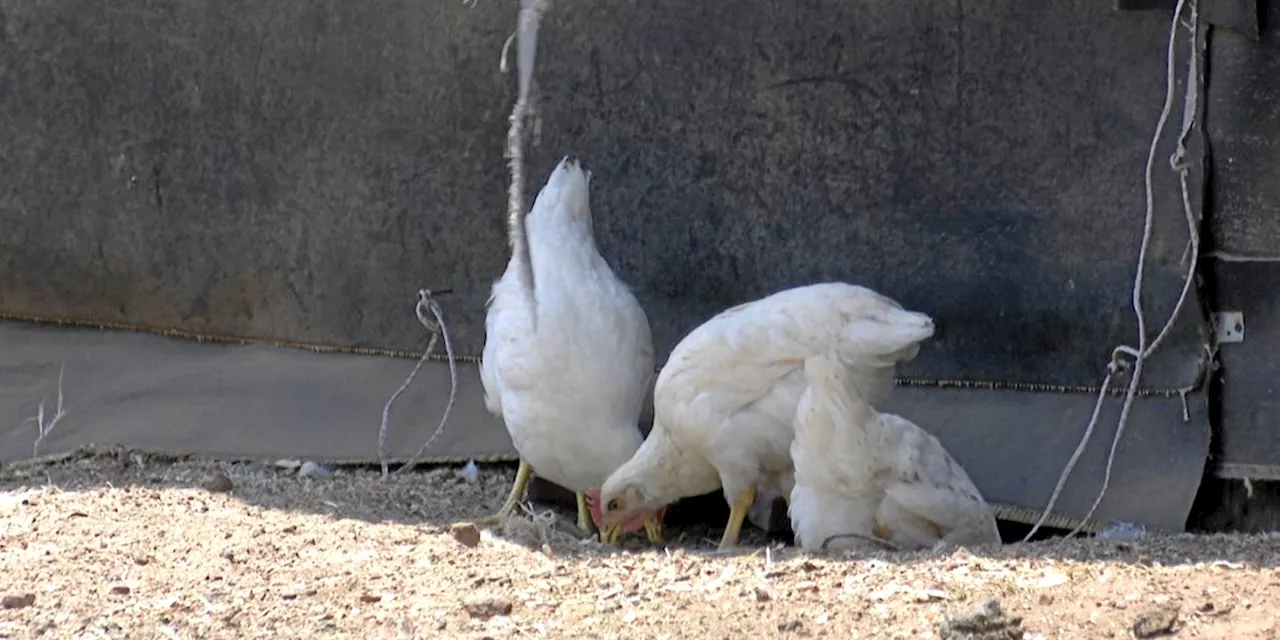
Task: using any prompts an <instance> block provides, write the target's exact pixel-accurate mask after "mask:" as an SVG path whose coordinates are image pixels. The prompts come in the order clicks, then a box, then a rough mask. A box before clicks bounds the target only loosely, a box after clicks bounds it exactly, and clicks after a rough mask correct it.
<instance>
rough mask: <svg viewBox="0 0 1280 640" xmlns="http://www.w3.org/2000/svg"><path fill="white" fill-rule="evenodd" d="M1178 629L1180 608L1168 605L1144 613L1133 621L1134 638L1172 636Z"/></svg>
mask: <svg viewBox="0 0 1280 640" xmlns="http://www.w3.org/2000/svg"><path fill="white" fill-rule="evenodd" d="M1177 628H1178V607H1177V606H1170V605H1166V606H1164V607H1160V608H1157V609H1152V610H1150V611H1147V612H1146V613H1143V614H1142V615H1140V616H1138V617H1137V618H1135V619H1134V620H1133V637H1135V638H1155V637H1159V636H1166V635H1171V634H1173V633H1174V632H1176V631H1177Z"/></svg>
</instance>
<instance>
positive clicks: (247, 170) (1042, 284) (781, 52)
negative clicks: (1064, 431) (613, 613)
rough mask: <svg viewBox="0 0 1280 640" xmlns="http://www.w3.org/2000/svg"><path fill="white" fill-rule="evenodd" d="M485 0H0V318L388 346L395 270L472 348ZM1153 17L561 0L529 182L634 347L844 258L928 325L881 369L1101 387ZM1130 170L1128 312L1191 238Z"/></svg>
mask: <svg viewBox="0 0 1280 640" xmlns="http://www.w3.org/2000/svg"><path fill="white" fill-rule="evenodd" d="M514 21H515V3H513V2H497V1H494V0H481V1H480V2H479V3H478V4H477V6H476V7H475V8H470V7H468V6H467V5H466V4H464V3H462V2H405V1H403V0H370V1H369V2H362V3H342V2H299V1H296V0H283V1H281V2H270V3H259V2H246V1H244V0H228V1H225V2H197V1H194V0H186V1H183V2H157V1H154V0H122V1H120V2H112V3H102V2H91V1H89V0H44V1H41V2H36V1H35V0H0V26H2V27H3V30H2V31H0V36H2V37H0V60H2V61H3V62H0V139H3V141H4V144H3V145H0V229H2V232H0V312H4V313H6V314H18V315H21V314H32V315H42V316H63V317H73V318H94V319H103V320H113V321H123V322H134V323H143V324H150V325H161V326H175V327H181V328H185V329H189V330H194V331H207V332H217V333H225V334H235V335H256V336H272V337H281V338H288V339H293V340H302V341H317V342H326V343H335V344H344V345H372V346H380V347H390V348H401V349H414V348H420V345H421V344H422V337H421V335H420V334H421V329H420V327H418V325H417V322H416V320H414V319H413V317H412V314H411V308H412V304H413V302H414V299H415V291H416V290H417V289H418V288H419V287H420V286H430V287H444V286H450V287H453V288H454V289H455V290H456V291H458V294H457V295H456V296H455V297H454V298H452V299H450V300H449V302H448V305H449V307H448V310H449V312H450V316H451V320H452V323H453V327H454V331H455V334H456V337H457V338H458V344H459V345H460V348H461V350H462V351H464V352H468V353H472V354H478V352H479V349H480V345H481V342H482V339H483V303H484V300H485V298H486V296H487V293H488V287H489V284H490V282H491V280H492V279H493V278H494V277H496V276H497V275H498V274H499V273H500V272H501V270H502V267H503V264H504V262H505V260H506V246H505V240H504V237H503V233H504V231H503V230H504V221H503V217H504V212H505V185H506V171H505V166H504V160H503V158H502V148H503V145H504V136H505V127H506V116H507V113H508V110H509V108H510V104H511V100H512V97H513V96H512V93H513V91H512V88H513V86H514V82H513V78H511V77H509V76H503V75H501V74H499V72H498V56H499V52H500V50H501V48H502V44H503V41H504V39H505V38H506V37H507V35H508V34H509V33H510V31H511V29H512V27H513V25H514ZM1166 21H1167V17H1166V15H1165V14H1163V13H1161V12H1138V13H1133V12H1117V11H1114V10H1113V9H1112V8H1111V7H1110V5H1109V3H1105V2H1092V1H1086V0H1073V1H1065V2H1054V3H1027V2H1018V1H1015V0H991V1H986V2H961V1H957V2H953V3H881V2H860V1H855V2H851V1H844V0H842V1H834V0H800V1H797V2H779V1H776V0H744V1H742V2H733V3H716V2H684V1H675V0H657V1H652V2H638V1H621V0H609V1H608V2H606V1H603V0H562V1H561V2H558V3H557V4H556V6H555V7H554V10H553V13H552V14H551V15H549V16H548V18H547V20H546V23H545V26H544V29H543V32H542V37H541V42H542V47H541V51H540V59H539V69H538V81H539V84H540V88H541V90H542V99H541V103H540V104H541V108H542V115H543V125H542V137H541V141H540V145H539V146H538V147H537V149H536V150H535V151H534V156H535V158H534V162H533V163H532V166H531V176H532V179H531V183H536V184H535V185H534V186H540V184H541V181H542V180H544V179H545V176H546V175H547V173H548V172H549V170H550V168H551V166H552V165H553V163H554V162H555V161H556V160H558V159H559V158H560V157H561V156H562V155H564V154H568V153H573V154H578V155H580V156H581V157H583V159H584V161H585V162H586V163H587V164H588V166H589V167H590V168H591V169H592V171H593V172H594V173H595V179H594V180H593V194H592V196H593V201H594V208H595V211H596V215H597V217H598V221H597V229H598V232H599V234H600V237H601V245H602V248H603V251H604V253H605V255H606V256H607V258H608V259H609V260H610V261H611V262H612V263H613V264H614V265H615V267H616V268H617V270H618V271H619V272H620V273H621V274H622V275H623V276H624V277H625V278H626V279H627V280H628V281H629V282H631V283H633V284H634V285H635V286H636V287H637V288H638V291H639V293H640V296H641V298H642V301H643V302H644V303H645V304H646V306H647V307H648V309H649V311H650V314H651V316H652V321H653V325H654V329H655V334H656V337H657V339H658V342H659V349H660V350H661V351H662V352H663V353H665V351H666V350H667V349H669V348H670V346H672V345H673V344H674V342H675V341H676V340H677V339H678V338H679V337H680V336H681V335H683V334H684V333H685V332H687V331H688V330H689V329H691V328H692V327H694V326H696V324H697V323H699V322H700V321H701V320H703V319H705V318H706V317H707V316H708V315H710V314H712V313H714V312H716V311H718V310H720V309H722V308H724V307H726V306H729V305H732V304H736V303H739V302H742V301H744V300H746V299H749V298H752V297H756V296H760V295H763V294H765V293H768V292H771V291H773V290H776V289H779V288H782V287H786V286H791V285H797V284H802V283H806V282H810V281H813V280H816V279H827V278H840V279H849V280H853V281H856V282H861V283H865V284H868V285H870V286H873V287H875V288H877V289H880V290H882V291H883V292H885V293H887V294H889V295H891V296H894V297H896V298H898V299H899V300H901V301H902V302H903V303H904V304H906V305H907V306H909V307H913V308H917V309H920V310H923V311H927V312H930V313H932V314H933V315H935V316H936V317H937V318H938V320H939V322H940V324H941V326H942V331H943V333H942V335H940V336H939V338H938V339H937V340H935V341H933V343H932V344H931V345H930V346H929V347H928V348H927V349H925V350H924V352H923V353H922V354H921V356H920V358H919V359H918V360H917V361H916V362H915V363H913V364H912V365H911V366H910V367H908V368H907V369H906V370H905V371H904V373H905V374H907V375H910V376H913V377H919V378H933V379H961V380H1002V381H1012V382H1039V383H1059V384H1096V383H1097V382H1098V379H1099V376H1100V374H1101V367H1102V365H1103V364H1104V363H1105V362H1106V360H1107V358H1108V355H1109V353H1110V349H1111V347H1112V346H1113V345H1114V344H1117V343H1121V342H1131V341H1132V340H1133V321H1132V320H1133V319H1132V314H1131V312H1130V311H1129V308H1128V307H1129V296H1130V291H1129V289H1130V280H1131V278H1132V274H1133V270H1134V263H1135V256H1136V251H1137V248H1138V244H1139V240H1140V234H1141V227H1142V218H1141V216H1142V211H1143V187H1142V165H1143V162H1144V161H1145V157H1146V151H1147V144H1148V138H1149V136H1150V133H1151V129H1152V125H1153V122H1154V120H1155V118H1156V116H1157V114H1158V112H1159V108H1160V100H1161V98H1162V96H1163V80H1164V74H1165V69H1164V43H1165V28H1166ZM1167 156H1168V153H1167V151H1162V153H1161V156H1160V157H1161V158H1165V157H1167ZM1158 166H1161V167H1164V166H1165V164H1164V163H1163V162H1161V163H1160V164H1159V165H1158ZM1157 192H1158V193H1159V194H1160V200H1159V203H1158V204H1159V206H1160V214H1159V215H1158V222H1157V225H1156V227H1157V229H1156V238H1155V240H1154V242H1153V245H1152V251H1153V254H1152V255H1153V262H1154V263H1153V266H1152V267H1151V268H1150V269H1149V271H1148V274H1147V282H1146V292H1147V293H1146V296H1147V303H1148V305H1149V307H1148V308H1149V310H1148V317H1149V318H1150V319H1151V320H1149V322H1152V323H1157V324H1158V323H1159V322H1160V321H1161V320H1162V319H1163V317H1164V316H1165V315H1166V314H1167V313H1168V311H1169V309H1170V308H1171V307H1172V305H1173V302H1174V299H1175V298H1176V297H1177V293H1178V290H1179V289H1180V287H1181V279H1180V273H1179V272H1180V269H1181V267H1180V264H1179V259H1180V258H1181V257H1182V253H1183V249H1184V245H1185V242H1186V236H1185V232H1184V230H1183V229H1182V228H1181V227H1182V224H1183V223H1182V216H1181V213H1180V212H1179V211H1178V210H1177V209H1175V208H1173V207H1174V201H1173V200H1172V199H1171V197H1172V196H1173V194H1174V193H1175V191H1174V190H1173V188H1172V186H1171V183H1170V182H1169V181H1168V171H1167V170H1165V171H1163V172H1160V174H1159V179H1158V181H1157ZM530 196H531V197H532V193H531V194H530ZM1200 342H1201V337H1200V335H1199V323H1198V320H1197V319H1196V318H1195V317H1194V314H1192V315H1189V316H1188V317H1187V319H1186V321H1185V322H1182V323H1180V325H1179V331H1178V332H1176V333H1175V334H1174V335H1173V336H1172V339H1171V340H1170V341H1169V342H1168V343H1167V346H1166V348H1165V350H1164V352H1163V353H1162V355H1161V356H1160V357H1159V358H1158V359H1157V362H1156V363H1155V364H1153V365H1152V366H1151V367H1150V368H1149V369H1148V374H1147V385H1148V386H1161V387H1168V386H1180V385H1186V384H1190V383H1191V382H1192V381H1193V380H1195V378H1196V375H1197V374H1198V372H1199V366H1200V347H1199V345H1200Z"/></svg>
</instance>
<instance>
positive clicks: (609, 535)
mask: <svg viewBox="0 0 1280 640" xmlns="http://www.w3.org/2000/svg"><path fill="white" fill-rule="evenodd" d="M621 537H622V523H621V522H618V523H614V524H611V525H609V526H606V527H605V528H603V529H601V530H600V544H618V538H621Z"/></svg>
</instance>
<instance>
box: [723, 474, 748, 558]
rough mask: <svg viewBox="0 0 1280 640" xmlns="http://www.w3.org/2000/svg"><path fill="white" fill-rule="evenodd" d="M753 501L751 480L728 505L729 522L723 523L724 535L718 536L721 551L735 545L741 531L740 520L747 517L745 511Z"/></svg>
mask: <svg viewBox="0 0 1280 640" xmlns="http://www.w3.org/2000/svg"><path fill="white" fill-rule="evenodd" d="M755 501H756V485H755V483H754V482H753V483H751V484H749V485H747V488H746V489H745V490H743V492H742V493H739V494H738V497H737V498H735V499H734V501H733V503H732V504H730V505H729V522H727V523H726V524H725V526H724V535H723V536H722V537H721V538H720V549H721V550H722V551H723V550H725V549H728V548H730V547H734V546H737V544H738V536H739V535H740V534H741V533H742V521H743V520H746V519H747V511H748V510H749V509H750V508H751V504H752V503H753V502H755Z"/></svg>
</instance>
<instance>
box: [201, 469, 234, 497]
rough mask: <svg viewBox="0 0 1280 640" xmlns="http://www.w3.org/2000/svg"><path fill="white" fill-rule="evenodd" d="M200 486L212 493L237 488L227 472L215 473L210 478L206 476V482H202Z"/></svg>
mask: <svg viewBox="0 0 1280 640" xmlns="http://www.w3.org/2000/svg"><path fill="white" fill-rule="evenodd" d="M200 486H201V487H204V490H205V491H209V492H212V493H226V492H228V491H231V490H232V489H234V488H235V485H234V484H232V482H231V478H228V477H227V475H226V474H225V473H215V474H213V475H211V476H209V477H208V478H205V480H204V482H203V483H201V485H200Z"/></svg>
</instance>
